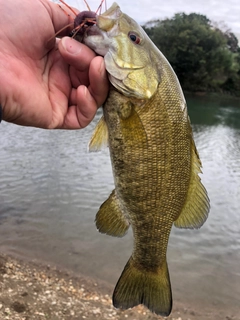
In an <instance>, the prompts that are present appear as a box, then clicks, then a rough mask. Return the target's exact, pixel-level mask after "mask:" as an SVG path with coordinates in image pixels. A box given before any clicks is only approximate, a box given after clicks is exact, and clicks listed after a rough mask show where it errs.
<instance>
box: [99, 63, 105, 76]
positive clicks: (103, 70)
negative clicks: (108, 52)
mask: <svg viewBox="0 0 240 320" xmlns="http://www.w3.org/2000/svg"><path fill="white" fill-rule="evenodd" d="M99 72H100V74H101V76H102V77H103V78H104V79H106V78H107V72H106V66H105V62H104V60H102V62H101V64H100V68H99Z"/></svg>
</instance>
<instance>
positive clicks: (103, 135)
mask: <svg viewBox="0 0 240 320" xmlns="http://www.w3.org/2000/svg"><path fill="white" fill-rule="evenodd" d="M107 145H108V128H107V124H106V122H105V120H104V117H102V118H101V119H100V120H99V122H98V124H97V126H96V128H95V130H94V132H93V135H92V138H91V140H90V142H89V145H88V150H89V152H95V151H100V150H101V149H102V148H103V147H106V146H107Z"/></svg>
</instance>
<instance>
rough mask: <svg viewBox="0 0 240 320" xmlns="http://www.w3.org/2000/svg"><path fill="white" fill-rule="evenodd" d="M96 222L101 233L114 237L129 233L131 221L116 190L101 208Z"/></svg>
mask: <svg viewBox="0 0 240 320" xmlns="http://www.w3.org/2000/svg"><path fill="white" fill-rule="evenodd" d="M95 222H96V227H97V229H98V231H99V232H101V233H105V234H108V235H110V236H114V237H123V236H124V235H125V234H126V233H127V230H128V228H129V222H128V220H127V218H126V217H125V216H124V214H123V212H122V210H121V208H120V205H119V202H118V200H117V197H116V193H115V190H113V192H112V193H111V194H110V196H109V198H108V199H107V200H106V201H105V202H104V203H103V204H102V205H101V207H100V208H99V211H98V213H97V215H96V219H95Z"/></svg>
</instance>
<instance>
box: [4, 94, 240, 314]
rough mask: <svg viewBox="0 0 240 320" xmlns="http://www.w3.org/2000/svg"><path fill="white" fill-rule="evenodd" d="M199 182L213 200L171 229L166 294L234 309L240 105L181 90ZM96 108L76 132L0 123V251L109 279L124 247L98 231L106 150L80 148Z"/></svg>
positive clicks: (127, 243) (238, 272) (239, 284)
mask: <svg viewBox="0 0 240 320" xmlns="http://www.w3.org/2000/svg"><path fill="white" fill-rule="evenodd" d="M187 100H188V105H189V114H190V117H191V121H192V125H193V131H194V137H195V142H196V145H197V148H198V151H199V153H200V156H201V159H202V163H203V175H202V180H203V182H204V185H205V187H206V188H207V190H208V193H209V197H210V200H211V211H210V216H209V219H208V220H207V222H206V224H205V225H204V226H203V227H202V228H201V229H200V230H179V229H176V228H173V230H172V233H171V237H170V242H169V249H168V264H169V269H170V275H171V281H172V289H173V297H174V299H177V300H181V301H183V302H184V301H185V302H188V303H189V304H191V303H193V304H194V303H196V301H197V302H198V304H199V305H200V306H202V307H204V306H210V307H211V306H215V307H218V306H221V307H222V308H225V307H226V308H228V309H229V308H230V310H232V311H233V312H234V310H236V312H237V310H239V309H238V308H239V306H240V301H239V300H240V298H239V297H240V103H239V102H236V101H232V102H229V101H227V100H226V101H222V100H221V101H220V100H215V99H213V98H211V99H210V98H206V97H204V98H198V99H196V98H193V97H188V99H187ZM99 117H100V114H98V115H97V116H96V119H95V121H94V122H93V123H92V124H91V125H89V126H88V127H87V128H86V129H84V130H80V131H60V130H56V131H47V130H41V129H35V128H26V127H20V126H16V125H12V124H8V123H4V122H3V123H2V124H1V126H0V146H1V148H0V173H1V174H0V250H1V251H2V252H5V253H9V254H12V255H15V256H19V257H21V258H22V259H31V260H32V259H35V260H37V261H41V262H43V263H51V264H54V265H58V266H59V267H62V268H67V269H70V270H72V271H74V272H76V273H81V274H85V275H88V276H91V277H94V278H97V279H101V280H104V281H107V282H108V283H110V284H111V285H112V286H113V285H114V284H115V283H116V281H117V279H118V277H119V275H120V273H121V271H122V269H123V267H124V265H125V263H126V262H127V260H128V258H129V256H130V254H131V250H132V234H131V231H130V232H129V233H128V234H127V235H126V236H125V237H124V238H122V239H118V238H112V237H109V236H107V235H102V234H99V233H98V232H97V230H96V228H95V225H94V217H95V214H96V212H97V210H98V208H99V206H100V205H101V203H102V202H103V201H104V200H105V199H106V198H107V197H108V195H109V193H110V192H111V190H112V189H113V178H112V172H111V164H110V159H109V152H108V150H107V149H106V150H103V151H101V152H99V153H88V152H87V144H88V141H89V138H90V136H91V132H92V131H93V128H94V126H95V123H96V121H97V119H98V118H99Z"/></svg>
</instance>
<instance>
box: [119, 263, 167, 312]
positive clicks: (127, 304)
mask: <svg viewBox="0 0 240 320" xmlns="http://www.w3.org/2000/svg"><path fill="white" fill-rule="evenodd" d="M138 304H144V305H145V306H146V307H147V308H148V309H149V310H151V311H152V312H155V313H156V314H158V315H161V316H168V315H169V314H170V313H171V310H172V292H171V283H170V279H169V273H168V267H167V262H166V261H165V263H164V264H163V265H162V266H161V268H159V269H158V271H156V272H152V271H148V270H146V269H145V270H144V269H140V268H138V266H137V265H136V264H135V263H134V260H133V259H132V257H131V258H130V259H129V261H128V263H127V264H126V266H125V268H124V270H123V272H122V275H121V277H120V279H119V280H118V283H117V285H116V287H115V290H114V293H113V305H114V306H115V307H116V308H121V309H128V308H132V307H134V306H137V305H138Z"/></svg>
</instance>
